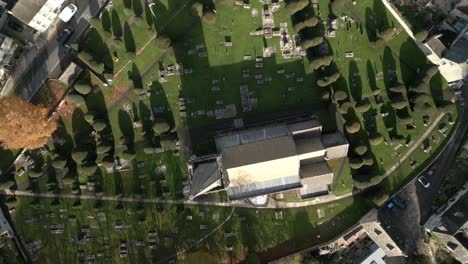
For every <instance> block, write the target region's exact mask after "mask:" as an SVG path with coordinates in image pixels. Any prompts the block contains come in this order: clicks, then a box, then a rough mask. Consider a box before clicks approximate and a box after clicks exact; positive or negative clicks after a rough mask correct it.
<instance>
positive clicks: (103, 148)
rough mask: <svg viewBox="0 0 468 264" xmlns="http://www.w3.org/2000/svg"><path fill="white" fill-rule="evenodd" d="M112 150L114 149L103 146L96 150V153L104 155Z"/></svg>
mask: <svg viewBox="0 0 468 264" xmlns="http://www.w3.org/2000/svg"><path fill="white" fill-rule="evenodd" d="M111 149H112V147H111V146H104V145H101V146H98V147H97V148H96V153H97V154H104V153H107V152H109V151H110V150H111Z"/></svg>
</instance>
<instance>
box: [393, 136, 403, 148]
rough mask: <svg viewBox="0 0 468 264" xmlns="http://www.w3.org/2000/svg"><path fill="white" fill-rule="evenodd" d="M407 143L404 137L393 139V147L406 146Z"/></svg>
mask: <svg viewBox="0 0 468 264" xmlns="http://www.w3.org/2000/svg"><path fill="white" fill-rule="evenodd" d="M405 141H406V140H405V139H404V138H403V137H393V138H392V145H394V146H398V145H401V144H404V143H405Z"/></svg>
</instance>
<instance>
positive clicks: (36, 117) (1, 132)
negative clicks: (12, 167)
mask: <svg viewBox="0 0 468 264" xmlns="http://www.w3.org/2000/svg"><path fill="white" fill-rule="evenodd" d="M56 129H57V123H56V122H55V120H53V121H51V122H48V121H47V109H46V108H44V107H41V106H36V105H33V104H30V103H28V102H26V101H23V100H22V99H20V98H18V97H2V98H0V144H1V146H2V147H3V148H5V149H21V148H26V149H35V148H40V147H42V146H44V145H45V144H47V141H48V139H49V137H50V136H51V135H52V133H53V132H54V131H55V130H56Z"/></svg>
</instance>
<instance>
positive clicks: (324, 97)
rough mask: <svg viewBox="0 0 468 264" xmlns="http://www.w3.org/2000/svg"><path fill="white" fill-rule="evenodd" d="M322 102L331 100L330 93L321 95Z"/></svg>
mask: <svg viewBox="0 0 468 264" xmlns="http://www.w3.org/2000/svg"><path fill="white" fill-rule="evenodd" d="M320 100H322V101H328V100H330V91H323V92H322V94H320Z"/></svg>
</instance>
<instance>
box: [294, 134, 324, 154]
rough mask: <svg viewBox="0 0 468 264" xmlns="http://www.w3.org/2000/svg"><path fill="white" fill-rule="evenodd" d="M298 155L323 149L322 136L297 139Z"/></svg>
mask: <svg viewBox="0 0 468 264" xmlns="http://www.w3.org/2000/svg"><path fill="white" fill-rule="evenodd" d="M295 143H296V150H297V154H298V155H302V154H307V153H312V152H316V151H322V150H323V145H322V141H321V140H320V136H315V137H314V136H311V137H307V138H304V139H299V140H296V141H295Z"/></svg>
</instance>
